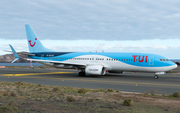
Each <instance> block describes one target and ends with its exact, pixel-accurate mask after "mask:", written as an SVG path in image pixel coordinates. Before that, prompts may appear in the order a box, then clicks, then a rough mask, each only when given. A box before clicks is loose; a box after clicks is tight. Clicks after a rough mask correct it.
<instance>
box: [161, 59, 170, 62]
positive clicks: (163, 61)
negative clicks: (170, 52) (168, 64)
mask: <svg viewBox="0 0 180 113" xmlns="http://www.w3.org/2000/svg"><path fill="white" fill-rule="evenodd" d="M159 60H160V61H162V62H164V61H169V59H159Z"/></svg>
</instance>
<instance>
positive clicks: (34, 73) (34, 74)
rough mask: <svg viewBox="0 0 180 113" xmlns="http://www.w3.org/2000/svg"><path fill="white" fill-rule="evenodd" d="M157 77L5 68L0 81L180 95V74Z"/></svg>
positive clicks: (2, 69)
mask: <svg viewBox="0 0 180 113" xmlns="http://www.w3.org/2000/svg"><path fill="white" fill-rule="evenodd" d="M153 77H154V74H153V73H132V72H126V73H123V74H107V75H105V76H90V75H88V76H86V77H79V76H78V71H76V70H51V69H20V68H1V69H0V81H4V82H19V81H20V82H27V83H34V84H43V85H54V86H71V87H80V88H82V87H83V88H92V89H99V88H102V89H108V88H112V89H114V90H119V91H125V92H137V93H146V92H148V93H151V91H153V92H155V93H156V94H172V93H174V92H180V74H165V75H159V79H154V78H153Z"/></svg>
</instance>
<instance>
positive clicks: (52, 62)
mask: <svg viewBox="0 0 180 113" xmlns="http://www.w3.org/2000/svg"><path fill="white" fill-rule="evenodd" d="M24 59H25V60H29V61H36V62H39V63H42V64H46V63H51V64H54V65H69V66H75V67H81V68H85V67H86V66H87V64H85V63H74V62H66V61H52V60H40V59H28V58H27V59H26V58H24Z"/></svg>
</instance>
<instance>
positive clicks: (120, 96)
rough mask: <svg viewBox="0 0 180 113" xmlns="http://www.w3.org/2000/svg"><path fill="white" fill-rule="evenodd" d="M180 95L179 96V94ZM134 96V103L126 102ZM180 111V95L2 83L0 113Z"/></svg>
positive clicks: (139, 112)
mask: <svg viewBox="0 0 180 113" xmlns="http://www.w3.org/2000/svg"><path fill="white" fill-rule="evenodd" d="M179 96H180V95H179ZM128 99H131V105H130V106H126V105H124V104H123V102H124V101H125V100H128ZM72 112H73V113H102V112H103V113H116V112H117V113H180V98H179V97H178V98H175V97H173V96H172V95H156V94H152V93H149V94H148V93H146V94H134V93H126V92H120V91H114V90H113V89H107V90H103V89H85V88H81V89H80V88H75V87H60V86H46V85H41V84H29V83H22V82H15V83H9V82H0V113H72Z"/></svg>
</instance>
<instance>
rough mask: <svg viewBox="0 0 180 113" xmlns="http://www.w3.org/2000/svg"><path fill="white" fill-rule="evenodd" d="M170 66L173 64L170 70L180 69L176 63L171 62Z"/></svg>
mask: <svg viewBox="0 0 180 113" xmlns="http://www.w3.org/2000/svg"><path fill="white" fill-rule="evenodd" d="M170 64H171V66H169V68H170V70H171V69H175V68H177V67H178V66H177V64H176V63H174V62H171V63H170Z"/></svg>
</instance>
